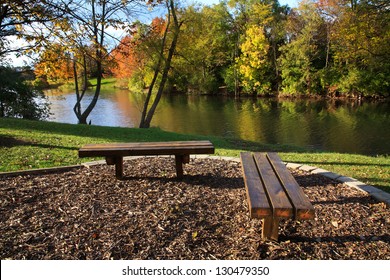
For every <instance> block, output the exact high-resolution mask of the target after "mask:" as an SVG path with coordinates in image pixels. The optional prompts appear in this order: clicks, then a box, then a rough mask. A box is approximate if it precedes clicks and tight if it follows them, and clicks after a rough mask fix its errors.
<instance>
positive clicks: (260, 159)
mask: <svg viewBox="0 0 390 280" xmlns="http://www.w3.org/2000/svg"><path fill="white" fill-rule="evenodd" d="M254 158H255V161H256V164H257V166H258V169H259V174H260V176H261V178H262V181H263V184H264V185H265V188H266V190H267V194H268V198H269V200H270V202H271V205H272V207H273V215H274V217H280V218H289V217H292V216H293V214H294V212H293V207H292V205H291V203H290V201H289V200H288V197H287V195H286V193H285V191H284V188H283V186H282V184H281V183H280V181H279V180H278V178H277V177H276V176H275V172H274V170H273V168H272V166H271V164H270V162H269V161H268V158H267V155H266V154H265V153H255V154H254Z"/></svg>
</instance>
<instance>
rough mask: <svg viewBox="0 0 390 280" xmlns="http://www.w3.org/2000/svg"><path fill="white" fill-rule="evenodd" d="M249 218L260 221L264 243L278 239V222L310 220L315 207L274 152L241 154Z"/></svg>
mask: <svg viewBox="0 0 390 280" xmlns="http://www.w3.org/2000/svg"><path fill="white" fill-rule="evenodd" d="M241 164H242V170H243V174H244V182H245V187H246V193H247V201H248V205H249V211H250V215H251V218H260V219H263V230H262V239H263V240H274V241H277V240H278V226H279V221H280V219H287V218H293V219H300V220H309V219H313V218H314V207H313V206H312V204H311V203H310V201H309V199H308V198H307V197H306V195H305V194H304V192H303V191H302V189H301V188H300V186H299V185H298V183H297V182H296V181H295V179H294V177H293V176H292V175H291V173H290V172H289V171H288V169H287V168H286V166H285V165H284V163H283V162H282V160H281V159H280V158H279V156H278V155H277V154H276V153H253V154H252V153H249V152H244V153H241Z"/></svg>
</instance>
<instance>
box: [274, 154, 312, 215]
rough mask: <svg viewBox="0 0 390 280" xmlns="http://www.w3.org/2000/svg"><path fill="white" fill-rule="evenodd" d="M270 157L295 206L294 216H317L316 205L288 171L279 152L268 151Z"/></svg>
mask: <svg viewBox="0 0 390 280" xmlns="http://www.w3.org/2000/svg"><path fill="white" fill-rule="evenodd" d="M268 158H269V160H270V162H271V164H272V165H273V168H274V169H275V173H276V175H277V176H278V177H279V180H280V181H281V182H282V184H283V187H284V189H285V191H286V193H287V195H288V196H289V199H290V201H291V202H292V204H293V207H294V218H295V219H302V220H308V219H313V218H314V216H315V212H314V207H313V205H312V204H311V203H310V201H309V199H308V198H307V196H306V195H305V193H304V192H303V190H302V189H301V188H300V186H299V185H298V183H297V181H296V180H295V178H294V177H293V176H292V175H291V173H290V172H289V171H288V169H287V168H286V166H285V165H284V164H283V162H282V160H281V159H280V157H279V156H278V155H277V153H268Z"/></svg>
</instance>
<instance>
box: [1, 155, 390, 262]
mask: <svg viewBox="0 0 390 280" xmlns="http://www.w3.org/2000/svg"><path fill="white" fill-rule="evenodd" d="M124 170H125V171H124V173H125V175H127V176H128V177H125V178H124V179H123V180H117V179H116V178H115V176H114V174H115V172H114V167H113V166H107V165H96V166H91V167H89V168H80V169H73V170H70V171H64V172H57V173H53V174H42V175H31V174H30V175H19V176H10V177H3V178H2V180H1V182H0V236H1V239H0V258H1V259H145V260H146V259H223V260H228V259H252V260H254V259H325V260H328V259H365V260H368V259H384V260H389V259H390V235H389V224H390V215H389V214H390V210H389V209H388V208H387V207H386V205H385V204H384V203H380V202H378V201H376V200H374V199H373V198H372V197H370V196H369V195H367V194H365V193H363V192H361V191H358V190H356V189H354V188H351V187H348V186H346V185H344V184H341V183H339V182H336V181H333V180H332V179H329V178H325V177H324V176H320V175H316V174H310V173H308V172H306V171H303V170H292V171H291V172H292V173H293V175H294V177H295V178H296V180H297V181H298V183H299V184H300V185H301V186H302V188H303V190H304V192H305V193H306V195H307V196H308V197H309V199H310V201H311V202H312V204H313V205H314V207H315V211H316V218H315V219H314V220H311V221H292V220H286V221H282V222H281V223H280V228H279V238H280V241H279V242H264V241H262V240H261V239H260V235H261V223H262V222H261V220H256V219H250V218H249V213H248V207H247V203H246V194H245V189H244V182H243V179H242V175H241V174H242V173H241V166H240V163H239V162H234V161H226V160H211V159H191V162H190V164H187V165H185V167H184V170H185V178H184V179H183V180H182V181H179V180H177V179H176V178H175V176H176V172H175V169H174V159H171V158H142V159H135V160H131V161H125V166H124Z"/></svg>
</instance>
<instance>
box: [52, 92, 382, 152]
mask: <svg viewBox="0 0 390 280" xmlns="http://www.w3.org/2000/svg"><path fill="white" fill-rule="evenodd" d="M46 95H47V97H48V98H49V101H50V102H51V113H52V116H51V117H50V120H52V121H56V122H64V123H77V118H76V116H75V115H74V113H73V110H72V108H73V106H74V104H75V101H76V97H75V94H74V93H72V92H61V91H58V90H55V91H53V90H52V91H47V92H46ZM91 98H92V94H91V93H90V94H88V95H87V100H90V99H91ZM143 99H144V96H143V95H142V94H134V93H130V92H129V91H124V90H114V91H110V92H105V91H103V92H102V94H101V97H100V99H99V101H98V103H97V105H96V107H95V109H94V110H93V112H92V113H91V115H90V117H89V119H88V120H90V121H91V123H92V124H94V125H105V126H121V127H138V124H139V120H140V115H141V108H142V105H143ZM152 126H157V127H160V128H161V129H164V130H167V131H174V132H180V133H188V134H200V135H217V136H225V137H236V138H240V139H243V140H249V141H255V142H262V143H269V144H286V145H294V146H300V147H307V148H310V147H312V148H318V149H322V150H326V151H333V152H345V153H356V154H365V155H378V154H390V104H389V102H367V101H360V102H357V101H355V102H351V101H340V100H337V101H335V100H333V101H326V100H308V99H304V100H302V99H299V100H280V99H279V100H278V99H270V98H258V99H252V98H242V99H240V100H235V99H234V98H231V97H224V96H198V95H166V96H163V98H162V99H161V101H160V104H159V107H158V109H157V111H156V114H155V116H154V119H153V121H152Z"/></svg>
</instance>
